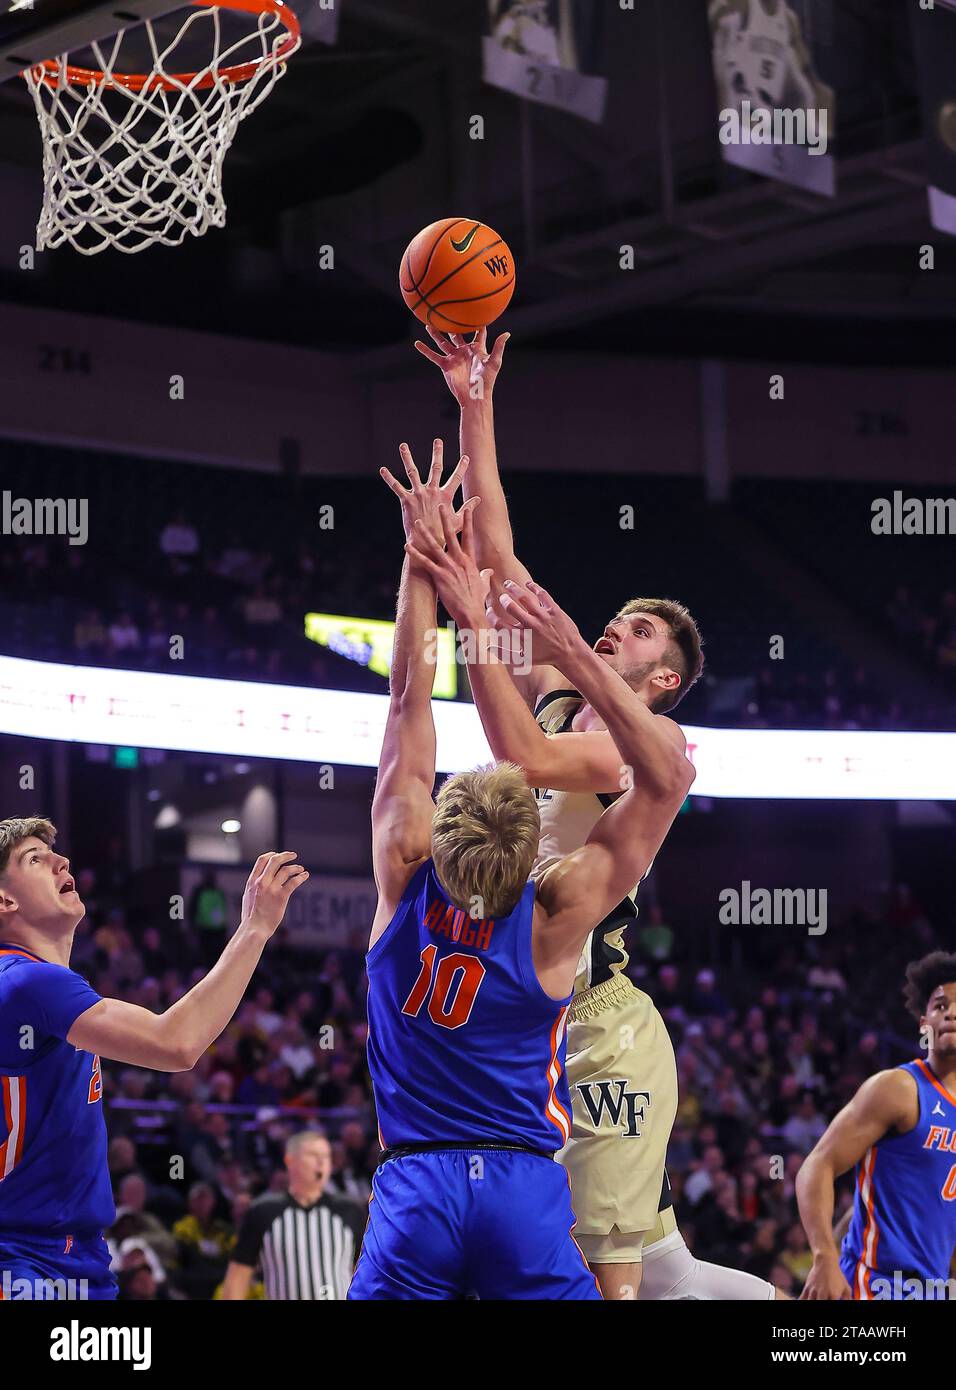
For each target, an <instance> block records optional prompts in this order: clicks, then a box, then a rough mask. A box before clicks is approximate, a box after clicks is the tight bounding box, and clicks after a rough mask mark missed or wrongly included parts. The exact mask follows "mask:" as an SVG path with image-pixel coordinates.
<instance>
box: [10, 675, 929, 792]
mask: <svg viewBox="0 0 956 1390" xmlns="http://www.w3.org/2000/svg"><path fill="white" fill-rule="evenodd" d="M433 712H434V716H435V727H436V731H437V735H438V770H439V771H440V772H458V771H460V770H461V769H462V768H467V767H475V766H477V765H478V764H479V763H484V762H488V761H489V760H490V757H491V754H490V753H489V750H488V745H487V743H486V741H485V737H484V734H483V733H482V729H481V724H480V722H479V719H478V712H477V710H476V709H475V707H474V705H469V704H445V703H440V702H436V703H435V704H434V705H433ZM387 714H388V696H387V695H358V694H355V693H354V692H352V691H344V690H309V689H308V688H306V687H304V686H294V685H265V684H259V683H258V682H253V681H228V680H211V679H207V678H206V677H202V676H170V675H161V674H158V673H156V672H152V671H113V670H105V669H103V668H101V667H91V666H62V665H59V664H55V663H52V662H45V661H24V660H21V659H20V658H18V657H9V656H2V657H0V734H3V735H6V736H8V737H9V736H11V735H13V736H19V737H23V738H50V739H61V740H69V741H72V742H77V743H98V744H106V745H109V746H112V747H125V748H166V749H170V750H172V751H178V752H188V753H218V754H226V755H234V756H245V757H252V758H281V759H286V760H288V761H290V762H302V763H338V764H341V765H348V766H352V767H375V766H377V763H378V755H379V751H380V749H381V746H382V736H383V734H384V731H385V719H386V715H387ZM684 733H685V734H686V735H687V745H688V752H689V754H690V756H691V758H692V759H693V762H694V765H695V767H696V768H697V781H696V782H695V783H694V794H695V795H697V796H712V797H746V798H754V799H769V800H792V799H797V800H814V799H817V800H822V801H827V800H845V801H953V800H956V776H954V774H953V768H956V733H944V734H925V733H889V732H878V733H866V732H859V731H848V732H841V731H835V730H829V729H827V730H816V729H799V730H796V729H795V730H777V729H701V728H696V727H692V726H689V725H688V726H686V727H685V728H684Z"/></svg>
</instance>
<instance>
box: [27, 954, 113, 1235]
mask: <svg viewBox="0 0 956 1390" xmlns="http://www.w3.org/2000/svg"><path fill="white" fill-rule="evenodd" d="M99 1000H100V996H99V995H98V994H97V993H96V991H95V990H93V989H91V988H90V986H89V985H88V984H87V983H86V981H85V980H84V979H82V978H81V977H80V976H79V975H77V974H76V973H75V971H73V970H69V969H68V968H67V967H65V966H62V965H53V964H51V963H50V962H49V961H44V960H40V959H39V957H37V956H35V955H33V954H32V952H30V951H28V950H26V949H25V948H24V947H22V946H14V945H5V944H3V943H2V942H0V1243H2V1241H3V1239H4V1237H7V1236H11V1235H14V1234H18V1233H19V1234H36V1235H42V1236H44V1237H52V1236H57V1235H61V1234H62V1235H64V1236H67V1235H73V1236H78V1237H84V1236H89V1235H93V1234H95V1233H97V1232H99V1231H101V1230H102V1228H103V1227H104V1226H109V1225H110V1224H111V1223H112V1222H113V1220H114V1218H115V1215H116V1209H115V1207H114V1205H113V1194H112V1191H111V1188H110V1176H109V1169H108V1167H107V1161H106V1124H105V1122H104V1119H103V1105H102V1094H103V1083H102V1079H101V1076H100V1059H99V1058H98V1057H94V1056H93V1054H92V1053H90V1052H80V1051H78V1050H77V1049H76V1048H75V1047H72V1046H71V1045H70V1044H69V1043H68V1042H67V1041H66V1035H67V1033H68V1032H69V1031H70V1029H71V1028H72V1026H73V1024H74V1023H75V1021H76V1020H77V1019H78V1018H79V1016H80V1014H82V1013H85V1012H86V1010H87V1009H89V1008H92V1006H93V1005H94V1004H98V1003H99Z"/></svg>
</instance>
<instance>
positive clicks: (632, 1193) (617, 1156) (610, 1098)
mask: <svg viewBox="0 0 956 1390" xmlns="http://www.w3.org/2000/svg"><path fill="white" fill-rule="evenodd" d="M582 704H583V701H582V698H581V696H580V695H579V694H578V692H577V691H576V690H554V691H552V692H551V693H550V694H547V695H544V696H542V698H541V699H540V700H539V702H538V705H537V708H536V709H535V718H536V720H537V722H538V725H539V726H540V727H541V728H542V729H543V730H544V732H545V733H546V734H549V735H552V734H558V733H568V732H570V730H571V725H572V722H573V720H574V716H575V715H576V713H577V712H578V710H579V709H580V708H581V706H582ZM535 798H536V800H537V803H538V811H539V813H540V816H541V840H540V843H539V846H538V857H537V859H536V860H535V866H534V871H533V872H534V876H535V877H539V876H540V875H541V874H542V873H543V872H544V870H545V869H546V868H548V866H549V865H551V864H553V863H554V862H555V860H557V859H561V858H563V857H564V855H566V854H570V853H571V852H572V851H574V850H576V849H580V847H581V846H582V845H583V844H584V842H585V840H586V839H587V837H588V835H589V834H590V832H591V829H592V827H593V826H594V824H595V822H596V821H597V819H598V817H599V816H600V815H601V813H602V812H603V811H604V809H605V807H606V806H609V805H610V804H611V803H612V802H613V801H614V800H615V797H614V795H613V794H604V793H596V792H561V791H553V790H550V789H547V788H544V789H540V790H539V789H536V790H535ZM636 895H637V886H635V888H634V890H633V892H632V893H630V894H629V896H628V897H626V898H625V899H624V901H623V902H621V903H620V904H619V905H618V907H616V908H615V909H614V911H613V912H611V913H609V914H608V916H607V917H606V918H605V919H604V921H603V922H601V923H600V925H599V926H597V927H595V929H594V931H593V932H592V933H591V935H590V936H589V937H588V939H587V941H586V942H585V945H584V950H583V951H582V953H581V961H580V964H579V966H578V974H577V978H576V979H575V982H574V998H573V1000H572V1002H571V1010H570V1013H569V1015H568V1060H567V1074H568V1084H569V1086H570V1089H571V1104H572V1128H571V1139H570V1141H569V1142H568V1144H567V1146H566V1147H565V1148H564V1150H563V1151H562V1152H561V1153H560V1154H559V1155H558V1159H559V1161H560V1162H561V1163H563V1164H564V1166H565V1167H566V1168H567V1170H568V1176H569V1178H570V1180H571V1196H572V1199H573V1203H574V1212H575V1216H576V1217H577V1224H576V1225H575V1228H574V1234H575V1238H576V1240H577V1241H578V1244H579V1245H580V1246H581V1249H582V1250H583V1251H584V1254H585V1255H586V1256H587V1258H588V1259H589V1260H591V1261H592V1262H595V1263H608V1264H627V1263H632V1262H635V1261H639V1260H640V1258H641V1247H642V1245H643V1244H644V1243H645V1237H646V1236H647V1235H648V1234H652V1233H653V1232H654V1231H655V1229H656V1228H657V1226H658V1220H659V1217H658V1211H659V1208H660V1205H661V1202H662V1190H663V1189H664V1188H665V1177H664V1164H665V1160H666V1156H667V1142H668V1139H669V1138H670V1132H671V1126H672V1125H673V1123H674V1116H675V1115H676V1113H677V1063H676V1061H675V1058H674V1048H673V1045H672V1043H671V1040H670V1037H669V1036H668V1033H667V1028H666V1026H665V1024H664V1020H663V1019H662V1018H661V1016H660V1014H659V1013H658V1011H657V1009H656V1008H655V1007H654V1003H653V1001H652V1000H651V998H650V997H649V996H648V995H647V994H645V993H644V992H643V990H639V989H637V988H636V987H635V985H633V984H632V983H631V981H630V980H629V979H628V978H627V976H626V975H625V974H624V973H623V972H624V968H625V966H626V965H627V961H628V956H627V950H626V949H625V946H624V931H625V929H626V928H627V927H628V926H629V925H630V923H632V922H633V921H634V919H635V918H636V917H637V907H636V904H635V898H636Z"/></svg>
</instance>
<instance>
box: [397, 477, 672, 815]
mask: <svg viewBox="0 0 956 1390" xmlns="http://www.w3.org/2000/svg"><path fill="white" fill-rule="evenodd" d="M481 505H482V507H483V506H484V501H482V504H481ZM443 514H444V515H445V524H446V528H447V534H446V536H445V537H443V540H444V541H446V542H447V548H446V546H445V545H443V544H442V543H440V542H439V540H438V539H437V538H436V537H434V536H433V535H432V533H431V532H429V531H419V532H418V533H417V534H416V535H415V537H414V539H413V547H414V549H413V553H414V554H415V556H416V559H417V560H418V562H419V563H420V564H422V565H424V566H425V567H426V568H427V570H428V573H429V574H430V575H431V578H432V581H433V582H434V584H435V585H436V587H437V589H438V593H439V597H440V598H441V601H442V603H443V604H444V605H445V607H446V608H447V610H448V612H449V613H450V614H451V616H452V617H453V618H454V620H455V622H456V623H457V624H458V628H459V631H467V632H468V633H470V634H471V640H470V641H469V642H468V643H467V644H466V645H465V654H466V657H467V659H468V675H469V679H470V681H471V689H472V693H473V695H474V697H475V704H476V705H477V708H478V714H479V716H480V718H481V724H482V728H483V729H484V731H485V737H486V738H487V740H488V745H489V747H490V748H491V751H492V753H493V754H494V756H495V758H496V759H497V760H498V761H501V762H512V763H516V764H517V766H518V767H520V768H521V769H522V770H523V772H524V774H525V776H526V777H527V779H528V784H529V786H532V787H555V788H557V789H559V790H562V791H600V792H619V791H620V790H621V788H622V775H623V768H622V759H621V755H620V753H619V752H618V750H617V748H616V747H615V745H614V740H613V739H612V738H611V735H610V734H609V733H605V732H597V731H596V732H594V733H587V734H563V735H562V736H561V738H560V739H549V738H548V737H547V735H546V734H545V733H544V731H543V730H542V729H541V728H540V726H539V725H538V723H537V722H536V720H535V718H534V715H533V714H532V713H531V710H530V708H529V706H528V704H527V703H526V702H525V700H524V699H523V698H522V696H521V695H520V694H519V693H518V689H517V687H516V685H515V682H514V681H513V680H512V679H511V676H510V675H509V673H508V670H507V667H506V664H504V662H503V660H502V659H501V657H500V652H499V645H498V644H499V640H500V632H499V631H496V630H495V629H492V628H491V627H490V626H488V622H487V615H486V610H485V596H486V594H487V592H488V588H489V583H490V581H491V579H492V574H491V572H490V571H488V570H481V571H479V570H478V567H477V564H476V559H475V552H476V550H477V545H476V542H475V538H474V530H475V529H477V528H476V527H475V528H473V527H472V525H471V518H470V517H469V518H468V521H467V523H466V525H465V528H464V530H463V531H462V537H461V543H460V544H459V543H458V541H457V540H456V537H455V534H454V529H453V527H452V526H451V524H450V521H449V518H448V516H447V513H443ZM476 521H477V518H476ZM529 635H530V634H529V632H527V631H526V632H524V633H523V634H521V633H519V634H518V638H517V639H516V641H515V648H516V649H517V647H518V645H519V644H523V645H524V646H525V648H527V647H528V646H529V645H530V644H529V643H528V642H527V638H528V637H529ZM509 638H510V633H509ZM512 658H514V652H512ZM665 722H669V721H665ZM672 727H673V728H675V729H676V725H672ZM677 732H678V733H679V730H678V731H677Z"/></svg>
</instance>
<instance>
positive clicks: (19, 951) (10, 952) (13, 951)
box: [0, 946, 49, 965]
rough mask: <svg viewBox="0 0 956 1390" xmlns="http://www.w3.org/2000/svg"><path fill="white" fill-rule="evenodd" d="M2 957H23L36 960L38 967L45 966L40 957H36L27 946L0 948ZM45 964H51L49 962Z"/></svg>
mask: <svg viewBox="0 0 956 1390" xmlns="http://www.w3.org/2000/svg"><path fill="white" fill-rule="evenodd" d="M0 956H23V957H24V958H25V959H26V960H35V961H36V962H37V964H38V965H42V964H44V962H42V961H41V960H40V957H39V956H35V955H34V954H33V952H32V951H28V950H27V949H26V947H25V946H0ZM45 963H46V964H49V962H45Z"/></svg>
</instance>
